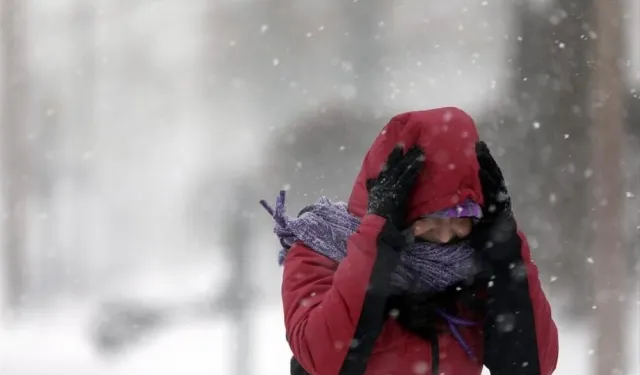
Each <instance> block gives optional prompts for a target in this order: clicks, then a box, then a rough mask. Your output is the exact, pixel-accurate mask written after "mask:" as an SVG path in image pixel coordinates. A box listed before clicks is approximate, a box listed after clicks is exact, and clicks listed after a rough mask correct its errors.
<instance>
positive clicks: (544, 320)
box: [282, 108, 558, 375]
mask: <svg viewBox="0 0 640 375" xmlns="http://www.w3.org/2000/svg"><path fill="white" fill-rule="evenodd" d="M477 141H478V133H477V130H476V127H475V124H474V122H473V120H472V119H471V118H470V117H469V116H468V115H467V114H466V113H464V112H463V111H461V110H459V109H456V108H441V109H435V110H429V111H419V112H410V113H405V114H401V115H398V116H396V117H394V118H393V119H392V120H391V121H390V122H389V124H388V125H387V126H386V127H385V128H384V130H383V131H382V132H381V133H380V135H379V136H378V137H377V139H376V140H375V142H374V144H373V146H372V147H371V149H370V150H369V152H368V153H367V155H366V157H365V159H364V163H363V166H362V170H361V171H360V173H359V175H358V177H357V180H356V183H355V186H354V188H353V192H352V194H351V197H350V199H349V211H350V212H351V213H352V214H354V215H357V216H359V217H362V224H361V225H360V227H359V229H358V231H357V232H356V233H355V234H353V235H352V236H351V237H350V239H349V241H348V247H347V256H346V257H345V259H344V260H343V261H342V262H341V263H339V264H337V263H335V262H333V261H331V260H329V259H328V258H326V257H324V256H322V255H319V254H318V253H316V252H314V251H313V250H311V249H309V248H308V247H306V246H305V245H304V244H301V243H297V244H295V245H294V246H293V247H292V248H291V249H290V250H289V253H288V255H287V257H286V259H285V263H284V279H283V284H282V299H283V304H284V313H285V325H286V331H287V339H288V342H289V345H290V347H291V350H292V351H293V353H294V355H295V357H296V359H297V360H298V362H299V363H300V364H301V365H302V367H303V368H304V369H305V370H306V371H307V372H308V373H310V374H312V375H338V374H341V375H343V374H345V375H346V374H366V375H413V374H430V373H431V369H432V366H431V364H432V351H431V350H432V345H431V343H430V342H428V341H426V340H423V339H422V338H420V337H418V336H416V335H414V334H413V333H411V332H409V331H407V330H405V329H404V328H403V327H401V326H400V325H399V324H398V322H396V321H395V320H394V319H390V318H387V317H386V316H383V315H384V313H383V310H384V304H385V301H386V299H387V297H388V293H387V292H386V291H385V288H384V287H382V288H379V285H380V281H379V280H380V277H382V278H384V277H385V276H384V275H386V276H387V279H388V275H389V273H390V272H392V270H389V269H388V268H389V267H388V264H389V263H390V262H389V259H390V258H389V257H390V256H391V253H392V252H393V250H392V249H391V248H390V247H389V246H388V245H387V244H386V243H385V241H383V240H381V238H382V237H383V236H382V233H383V232H384V231H385V219H383V218H381V217H379V216H375V215H368V214H366V208H367V191H366V187H365V182H366V180H367V179H368V178H371V177H374V176H376V175H377V174H378V172H379V171H380V167H381V165H382V164H383V163H384V162H385V160H386V158H387V156H388V155H389V153H390V152H391V150H392V149H393V147H394V146H395V145H396V144H398V143H401V142H402V143H404V144H405V146H406V147H407V148H408V147H410V146H412V145H414V144H416V143H417V144H419V145H420V146H422V148H423V149H424V150H425V153H426V160H427V161H426V163H425V169H424V173H423V174H422V175H421V176H420V177H419V180H418V182H417V184H416V188H415V190H414V193H413V195H412V198H411V202H410V210H409V211H410V212H409V216H410V218H411V219H415V218H418V217H419V216H420V215H423V214H425V213H429V212H434V211H438V210H441V209H445V208H448V207H451V206H453V205H455V204H456V203H457V202H460V201H463V200H465V199H467V198H470V199H472V200H474V201H475V202H478V203H480V204H481V203H482V201H483V198H482V189H481V186H480V181H479V178H478V168H479V167H478V162H477V159H476V154H475V144H476V142H477ZM520 236H521V238H522V249H521V255H522V261H523V264H524V265H525V267H526V268H525V269H526V273H527V277H526V279H525V278H523V279H524V280H523V282H520V283H516V284H517V285H513V286H512V285H510V286H509V288H506V289H505V290H503V291H501V292H500V293H501V294H500V295H498V296H495V297H494V298H496V299H498V300H499V301H500V303H501V305H502V306H503V307H507V308H508V309H509V311H512V312H513V314H514V315H513V316H514V317H515V325H514V327H515V328H514V329H513V331H511V332H508V333H507V334H505V333H504V331H505V330H504V329H502V330H501V329H499V328H500V322H499V321H498V320H500V319H502V318H503V317H500V316H498V317H491V316H487V317H486V318H485V319H486V321H485V322H484V325H483V324H480V325H479V326H477V328H476V327H471V328H463V329H462V335H463V336H464V339H465V340H466V341H467V342H468V343H469V344H470V346H471V347H472V348H473V350H474V351H475V353H476V355H477V357H478V358H480V360H479V361H474V360H472V359H470V358H469V357H468V356H467V354H466V353H465V352H464V351H463V350H462V348H461V346H460V345H459V344H458V343H457V342H456V341H455V339H454V338H453V336H452V335H451V333H450V332H449V331H448V330H444V331H442V332H440V333H438V335H437V340H438V344H439V345H438V347H434V348H439V349H437V350H439V355H438V357H439V372H440V373H441V374H447V375H478V374H480V372H481V370H482V365H483V364H484V365H485V366H487V367H488V368H489V370H490V371H491V373H492V374H493V375H517V374H535V375H547V374H551V373H552V372H553V371H554V369H555V367H556V362H557V358H558V333H557V329H556V326H555V324H554V322H553V320H552V317H551V309H550V306H549V303H548V301H547V299H546V297H545V295H544V293H543V291H542V288H541V286H540V280H539V279H538V269H537V267H536V265H535V264H534V263H533V262H532V260H531V255H530V251H529V246H528V244H527V241H526V239H525V238H524V236H523V235H522V234H520ZM463 315H464V314H463ZM514 348H517V349H514ZM489 353H492V354H489ZM523 358H531V360H530V362H529V360H523ZM517 361H520V362H522V363H516V362H517Z"/></svg>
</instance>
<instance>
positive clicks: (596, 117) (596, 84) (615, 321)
mask: <svg viewBox="0 0 640 375" xmlns="http://www.w3.org/2000/svg"><path fill="white" fill-rule="evenodd" d="M595 15H596V30H597V34H598V36H597V42H596V56H597V57H596V69H595V72H594V75H593V82H592V83H593V91H592V98H591V100H592V108H593V129H592V130H593V133H592V155H593V159H592V168H593V179H592V183H593V193H594V196H595V201H594V205H595V207H594V211H593V227H594V241H593V254H594V265H593V280H594V289H595V290H594V296H595V301H596V303H597V310H596V315H595V321H596V327H597V328H596V330H597V334H598V337H597V345H596V353H597V355H596V357H595V360H596V365H595V369H596V372H595V374H597V375H604V374H625V373H626V372H625V371H624V368H625V357H624V350H623V349H624V334H623V325H624V319H625V318H626V316H625V314H624V312H625V311H626V309H625V306H626V304H625V274H626V272H625V270H626V264H625V260H626V259H627V252H626V249H625V248H624V245H623V244H624V241H623V237H622V235H623V232H622V229H621V220H622V191H623V189H622V186H623V185H622V183H623V181H622V179H623V177H622V173H621V162H622V155H623V153H622V147H623V145H624V122H623V118H622V116H623V110H624V100H623V97H622V94H623V88H624V86H623V82H622V71H621V69H620V61H621V56H622V47H621V46H622V4H621V1H620V0H608V1H604V0H599V1H596V3H595Z"/></svg>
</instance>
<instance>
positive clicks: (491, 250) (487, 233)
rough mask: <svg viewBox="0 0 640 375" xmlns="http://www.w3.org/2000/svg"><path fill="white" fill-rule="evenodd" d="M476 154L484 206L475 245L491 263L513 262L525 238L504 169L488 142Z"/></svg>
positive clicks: (480, 143)
mask: <svg viewBox="0 0 640 375" xmlns="http://www.w3.org/2000/svg"><path fill="white" fill-rule="evenodd" d="M476 156H477V158H478V163H479V164H480V170H479V172H478V173H479V177H480V183H481V184H482V195H483V196H484V205H483V207H482V215H483V217H482V219H480V221H479V222H478V223H477V224H476V225H475V227H474V229H473V231H472V235H471V245H472V246H473V247H474V248H475V249H476V250H477V251H478V252H480V253H481V254H482V255H483V258H485V259H486V260H487V261H489V262H490V263H495V262H497V263H508V262H512V261H513V260H515V259H517V258H519V256H520V245H521V240H520V236H518V232H517V230H518V228H517V224H516V220H515V218H514V217H513V211H512V209H511V198H510V197H509V193H508V192H507V187H506V185H505V182H504V177H503V176H502V171H501V170H500V168H499V167H498V164H497V163H496V161H495V160H494V158H493V156H491V152H490V151H489V148H488V147H487V145H486V144H485V143H484V142H478V143H477V145H476Z"/></svg>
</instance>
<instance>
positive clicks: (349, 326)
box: [282, 215, 401, 375]
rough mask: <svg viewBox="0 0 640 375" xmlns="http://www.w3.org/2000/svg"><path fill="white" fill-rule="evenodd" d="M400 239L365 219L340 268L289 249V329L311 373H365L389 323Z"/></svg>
mask: <svg viewBox="0 0 640 375" xmlns="http://www.w3.org/2000/svg"><path fill="white" fill-rule="evenodd" d="M400 237H401V236H400V235H399V232H397V230H396V229H395V228H393V227H392V226H391V225H390V224H387V223H386V221H385V219H383V218H381V217H378V216H375V215H366V216H365V217H364V218H363V221H362V223H361V225H360V227H359V229H358V230H357V232H356V233H354V234H353V235H352V236H351V237H350V238H349V240H348V245H347V256H346V257H345V258H344V260H343V261H342V262H340V264H339V265H336V263H334V262H333V261H331V260H330V259H328V258H326V257H324V256H322V255H319V254H317V253H316V252H314V251H312V250H311V249H309V248H308V247H306V246H305V245H303V244H301V243H297V244H295V245H294V246H293V247H292V248H291V249H290V250H289V253H288V255H287V257H286V259H285V262H284V275H283V283H282V299H283V305H284V314H285V327H286V331H287V340H288V342H289V346H290V347H291V350H292V351H293V354H294V355H295V357H296V358H297V360H298V361H299V362H300V364H301V365H302V367H304V368H305V369H306V370H307V372H309V373H312V374H319V375H337V374H341V375H342V374H357V373H360V374H362V373H364V370H365V369H366V361H367V359H368V357H369V355H370V354H371V350H372V348H373V346H374V343H375V340H376V339H377V337H378V335H379V334H380V332H381V330H382V327H383V325H384V323H385V313H384V310H385V304H386V300H387V298H388V295H389V279H390V275H391V273H392V272H393V270H394V269H395V267H396V265H397V264H398V262H399V256H398V253H397V251H395V250H394V248H396V246H399V245H400V243H398V242H397V241H400ZM398 329H399V328H398Z"/></svg>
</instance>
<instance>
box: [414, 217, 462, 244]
mask: <svg viewBox="0 0 640 375" xmlns="http://www.w3.org/2000/svg"><path fill="white" fill-rule="evenodd" d="M472 226H473V222H472V220H471V218H468V217H461V218H435V217H429V218H424V219H420V220H418V221H416V222H415V223H413V225H412V227H411V228H412V229H413V235H414V236H416V237H418V238H420V239H422V240H425V241H429V242H435V243H448V242H455V241H457V240H460V239H463V238H465V237H467V236H468V235H469V233H471V227H472Z"/></svg>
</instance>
